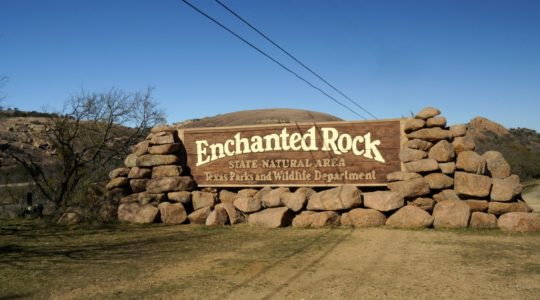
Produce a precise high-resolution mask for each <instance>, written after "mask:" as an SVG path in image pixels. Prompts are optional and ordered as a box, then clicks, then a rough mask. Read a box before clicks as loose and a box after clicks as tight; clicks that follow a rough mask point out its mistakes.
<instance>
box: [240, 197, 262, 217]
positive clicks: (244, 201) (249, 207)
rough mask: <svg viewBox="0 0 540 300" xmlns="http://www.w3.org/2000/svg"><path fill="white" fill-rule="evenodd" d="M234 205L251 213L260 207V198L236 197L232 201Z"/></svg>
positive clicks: (242, 210)
mask: <svg viewBox="0 0 540 300" xmlns="http://www.w3.org/2000/svg"><path fill="white" fill-rule="evenodd" d="M233 205H234V207H236V208H238V210H240V211H241V212H244V213H247V214H249V213H253V212H257V211H259V210H261V209H262V204H261V200H260V199H258V198H255V197H238V198H236V200H234V202H233Z"/></svg>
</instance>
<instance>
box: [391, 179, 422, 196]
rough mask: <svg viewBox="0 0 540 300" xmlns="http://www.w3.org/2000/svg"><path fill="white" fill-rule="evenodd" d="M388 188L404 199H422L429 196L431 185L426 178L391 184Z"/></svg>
mask: <svg viewBox="0 0 540 300" xmlns="http://www.w3.org/2000/svg"><path fill="white" fill-rule="evenodd" d="M388 188H389V189H390V190H391V191H392V192H395V193H398V194H399V195H401V197H403V198H412V197H420V196H424V195H427V194H429V184H428V182H427V181H426V180H425V179H424V178H417V179H411V180H406V181H395V182H390V183H388Z"/></svg>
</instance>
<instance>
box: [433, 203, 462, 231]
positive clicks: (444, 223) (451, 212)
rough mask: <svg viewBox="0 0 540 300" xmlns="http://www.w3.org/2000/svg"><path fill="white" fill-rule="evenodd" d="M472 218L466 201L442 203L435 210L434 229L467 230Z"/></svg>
mask: <svg viewBox="0 0 540 300" xmlns="http://www.w3.org/2000/svg"><path fill="white" fill-rule="evenodd" d="M470 216H471V209H470V207H469V205H467V203H465V202H464V201H460V200H445V201H441V202H439V203H437V204H436V205H435V208H433V219H434V221H433V227H435V228H465V227H467V226H468V225H469V218H470Z"/></svg>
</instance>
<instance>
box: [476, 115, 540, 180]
mask: <svg viewBox="0 0 540 300" xmlns="http://www.w3.org/2000/svg"><path fill="white" fill-rule="evenodd" d="M467 135H468V136H470V137H472V138H474V139H475V140H476V149H477V152H479V153H484V152H485V151H487V150H496V151H499V152H501V153H502V154H503V155H504V157H505V158H506V160H507V161H508V163H509V164H510V165H511V166H512V171H513V173H515V174H517V175H519V176H520V178H521V180H522V181H526V180H530V179H533V178H540V133H538V132H536V131H535V130H532V129H527V128H512V129H506V128H504V127H503V126H502V125H500V124H498V123H495V122H493V121H490V120H488V119H486V118H482V117H476V118H474V119H472V120H471V121H470V122H469V127H468V130H467Z"/></svg>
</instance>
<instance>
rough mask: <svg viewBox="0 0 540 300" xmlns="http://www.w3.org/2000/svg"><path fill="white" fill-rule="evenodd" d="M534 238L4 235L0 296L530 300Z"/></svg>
mask: <svg viewBox="0 0 540 300" xmlns="http://www.w3.org/2000/svg"><path fill="white" fill-rule="evenodd" d="M539 248H540V235H538V234H533V235H530V234H529V235H510V234H504V233H501V232H499V231H469V230H467V231H435V230H421V231H412V230H393V229H388V228H378V229H350V228H334V229H312V230H305V229H304V230H299V229H293V228H287V229H262V228H255V227H250V226H247V225H237V226H234V227H221V228H208V227H203V226H191V225H184V226H159V225H152V226H115V227H112V228H101V229H63V228H52V229H51V228H36V226H20V225H16V226H15V225H9V224H8V225H4V226H3V227H2V232H1V235H0V252H1V254H2V255H0V266H1V268H0V282H2V284H1V285H0V298H2V297H7V298H10V297H12V298H16V297H25V298H55V299H56V298H57V299H102V298H105V299H112V298H115V299H116V298H121V299H132V298H164V299H222V298H225V299H336V298H339V299H350V298H352V299H359V298H362V299H371V298H391V299H396V298H400V299H401V298H404V299H434V298H451V299H464V298H467V299H484V298H499V299H533V298H537V297H538V295H540V264H539V261H540V251H538V249H539Z"/></svg>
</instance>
